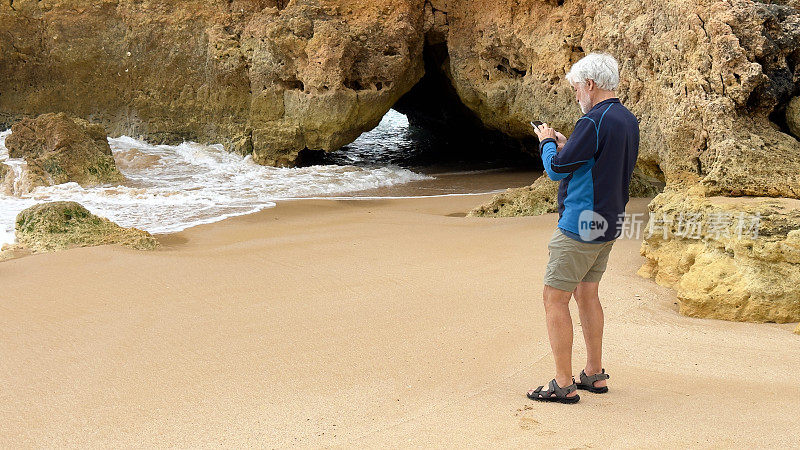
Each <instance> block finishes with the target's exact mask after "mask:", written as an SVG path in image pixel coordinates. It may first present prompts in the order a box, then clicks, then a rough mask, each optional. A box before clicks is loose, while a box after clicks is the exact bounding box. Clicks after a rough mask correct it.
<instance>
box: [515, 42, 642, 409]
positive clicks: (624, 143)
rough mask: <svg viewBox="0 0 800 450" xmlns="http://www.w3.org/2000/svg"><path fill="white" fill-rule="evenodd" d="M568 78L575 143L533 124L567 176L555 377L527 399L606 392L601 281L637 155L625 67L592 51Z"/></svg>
mask: <svg viewBox="0 0 800 450" xmlns="http://www.w3.org/2000/svg"><path fill="white" fill-rule="evenodd" d="M566 78H567V81H569V83H570V85H571V86H572V88H573V89H574V90H575V99H576V100H577V102H578V105H580V108H581V112H582V113H583V114H584V115H583V116H582V117H581V118H580V119H578V121H577V122H576V123H575V130H574V131H573V132H572V134H571V135H570V137H569V140H567V139H566V138H565V137H564V136H563V135H562V134H561V133H558V132H556V131H555V130H553V129H552V128H550V127H548V126H547V124H546V123H545V124H542V125H541V126H539V127H536V126H535V125H534V127H535V128H536V130H535V131H536V134H537V136H538V137H539V142H540V143H539V151H540V153H541V156H542V163H543V164H544V170H545V172H546V173H547V176H549V177H550V178H551V179H552V180H561V181H560V184H559V188H558V216H559V218H558V228H557V229H556V230H555V233H553V236H552V238H551V240H550V243H549V244H548V249H549V251H550V260H549V262H548V263H547V269H546V272H545V277H544V284H545V286H544V307H545V315H546V318H547V333H548V335H549V337H550V347H551V349H552V351H553V358H554V359H555V366H556V376H555V378H554V379H553V380H551V381H550V383H549V385H548V386H547V387H546V388H545V386H539V387H538V388H537V389H535V390H530V391H528V397H529V398H531V399H534V400H542V401H554V402H560V403H576V402H577V401H578V400H579V399H580V396H579V395H578V394H577V389H585V390H588V391H589V392H593V393H605V392H608V387H607V385H606V379H608V375H607V374H606V373H605V369H604V368H603V365H602V346H603V308H602V306H601V305H600V299H599V297H598V286H599V284H600V278H601V277H602V275H603V272H604V271H605V269H606V263H607V262H608V255H609V252H610V251H611V247H612V245H614V241H615V239H616V238H617V237H618V236H619V234H620V231H621V222H622V218H624V213H625V205H626V204H627V203H628V186H629V184H630V180H631V174H632V173H633V167H634V165H635V164H636V158H637V156H638V154H639V123H638V121H637V119H636V117H635V116H634V115H633V114H632V113H631V112H630V111H628V109H627V108H625V107H624V106H622V104H621V103H620V101H619V99H618V98H617V96H616V94H615V93H614V90H615V89H616V88H617V86H618V85H619V66H618V64H617V61H616V60H615V59H614V58H613V57H612V56H610V55H608V54H600V53H592V54H589V55H587V56H586V57H584V58H583V59H581V60H580V61H578V62H577V63H575V65H574V66H572V68H571V69H570V71H569V73H568V74H567V76H566ZM572 296H574V297H575V301H576V302H577V304H578V312H579V315H580V321H581V328H582V329H583V337H584V340H585V341H586V356H587V358H586V366H585V367H584V369H583V370H582V371H581V373H580V381H579V383H577V384H576V383H575V378H574V377H573V375H572V318H571V317H570V313H569V301H570V298H571V297H572Z"/></svg>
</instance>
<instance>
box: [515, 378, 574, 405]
mask: <svg viewBox="0 0 800 450" xmlns="http://www.w3.org/2000/svg"><path fill="white" fill-rule="evenodd" d="M542 389H544V386H539V387H538V388H536V390H535V391H533V393H527V394H526V395H527V396H528V398H529V399H531V400H538V401H541V402H558V403H578V400H580V399H581V396H580V395H577V394H576V395H574V396H572V397H567V395H568V394H570V393H572V392H575V391H576V390H577V389H578V388H577V387H576V386H575V378H573V379H572V384H570V385H569V386H567V387H563V388H562V387H560V386H559V385H558V383H556V379H555V378H553V379H552V380H550V383H549V385H548V389H547V390H546V391H543V390H542Z"/></svg>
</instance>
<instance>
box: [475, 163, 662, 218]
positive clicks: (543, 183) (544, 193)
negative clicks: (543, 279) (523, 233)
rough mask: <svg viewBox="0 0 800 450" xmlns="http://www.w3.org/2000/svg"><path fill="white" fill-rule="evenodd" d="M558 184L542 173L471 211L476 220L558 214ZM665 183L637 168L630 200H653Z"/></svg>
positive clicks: (632, 182)
mask: <svg viewBox="0 0 800 450" xmlns="http://www.w3.org/2000/svg"><path fill="white" fill-rule="evenodd" d="M558 184H559V182H557V181H553V180H551V179H550V178H548V176H547V175H546V174H542V176H540V177H539V178H537V179H536V181H534V182H533V185H531V186H524V187H521V188H511V189H506V190H505V191H504V192H501V193H499V194H497V195H495V196H494V197H492V199H491V200H489V202H488V203H486V204H485V205H480V206H478V207H476V208H474V209H473V210H471V211H470V212H469V213H468V214H467V215H468V216H475V217H509V216H538V215H541V214H546V213H552V212H556V211H558ZM661 188H663V183H661V182H660V181H659V180H658V179H655V178H653V177H649V176H647V175H644V174H643V173H641V171H639V170H638V169H634V171H633V176H631V184H630V189H629V195H630V197H654V196H655V195H657V194H658V193H659V192H660V191H661Z"/></svg>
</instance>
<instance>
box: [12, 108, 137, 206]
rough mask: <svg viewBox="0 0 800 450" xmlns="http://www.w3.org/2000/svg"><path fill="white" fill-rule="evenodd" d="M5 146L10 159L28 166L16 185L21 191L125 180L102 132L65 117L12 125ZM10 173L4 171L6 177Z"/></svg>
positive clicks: (98, 127) (54, 115)
mask: <svg viewBox="0 0 800 450" xmlns="http://www.w3.org/2000/svg"><path fill="white" fill-rule="evenodd" d="M5 145H6V148H7V149H8V156H9V157H10V158H22V159H24V160H25V162H26V164H27V168H26V170H25V171H24V172H23V175H22V177H23V178H24V179H22V180H17V181H16V183H17V185H18V186H22V189H24V191H29V190H30V189H32V188H34V187H36V186H51V185H54V184H61V183H66V182H70V181H74V182H76V183H78V184H80V185H82V186H90V185H96V184H103V183H116V182H120V181H123V180H124V177H123V176H122V174H121V173H120V172H119V170H117V166H116V164H115V163H114V156H113V154H112V153H111V147H109V145H108V140H107V139H106V131H105V129H103V127H102V126H101V125H97V124H93V123H89V122H87V121H86V120H83V119H77V118H72V117H69V116H67V115H66V114H64V113H48V114H42V115H41V116H39V117H37V118H35V119H23V120H21V121H19V122H17V123H15V124H14V126H12V127H11V134H10V135H9V136H8V137H7V138H6V143H5ZM9 173H10V171H6V172H5V174H6V176H8V175H9ZM0 178H3V177H2V174H1V173H0ZM3 184H7V183H3Z"/></svg>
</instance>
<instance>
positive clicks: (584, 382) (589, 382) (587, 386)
mask: <svg viewBox="0 0 800 450" xmlns="http://www.w3.org/2000/svg"><path fill="white" fill-rule="evenodd" d="M602 370H603V371H602V372H600V373H596V374H594V375H592V376H588V375H586V372H584V371H582V370H581V376H580V378H581V382H580V383H578V389H584V390H587V391H589V392H592V393H595V394H605V393H606V392H608V386H602V387H595V385H594V382H595V381H600V380H607V379H608V378H609V376H608V374H607V373H606V369H602Z"/></svg>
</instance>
